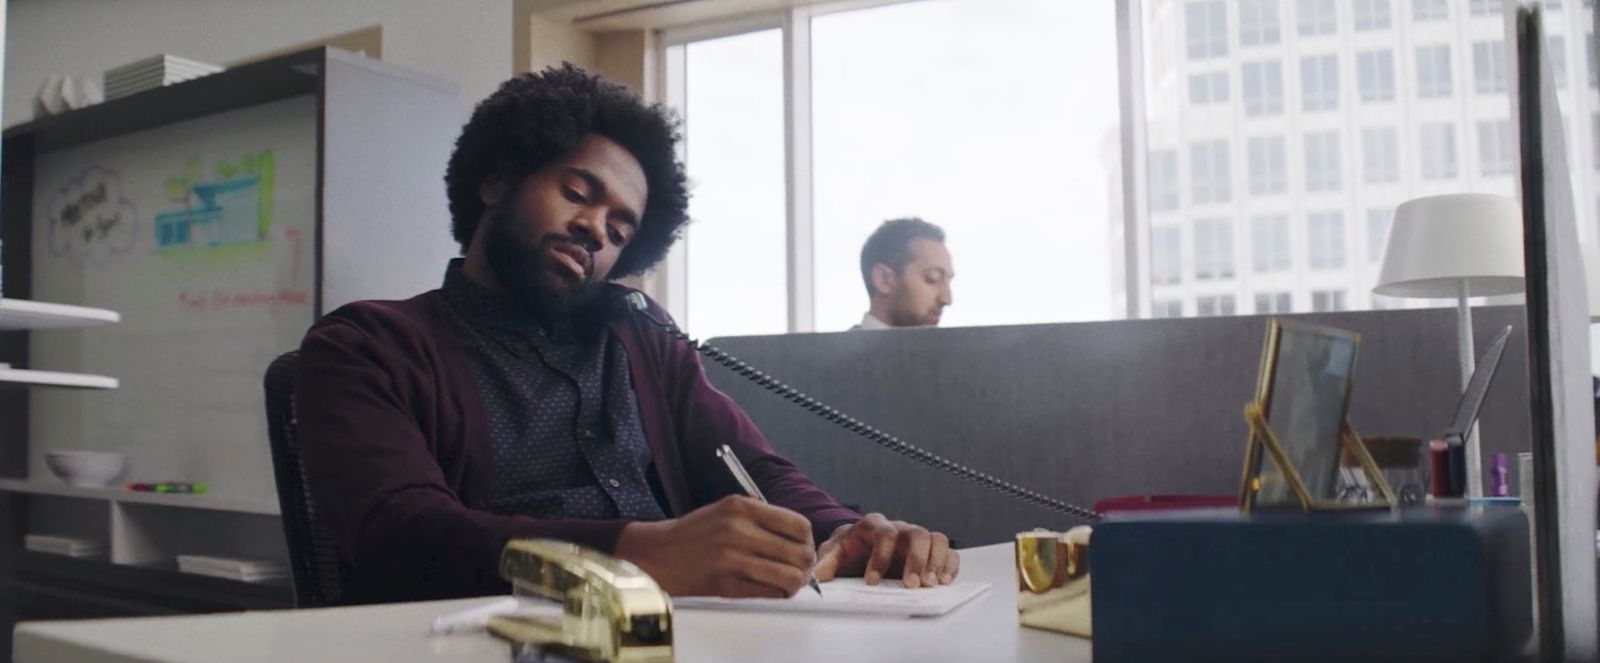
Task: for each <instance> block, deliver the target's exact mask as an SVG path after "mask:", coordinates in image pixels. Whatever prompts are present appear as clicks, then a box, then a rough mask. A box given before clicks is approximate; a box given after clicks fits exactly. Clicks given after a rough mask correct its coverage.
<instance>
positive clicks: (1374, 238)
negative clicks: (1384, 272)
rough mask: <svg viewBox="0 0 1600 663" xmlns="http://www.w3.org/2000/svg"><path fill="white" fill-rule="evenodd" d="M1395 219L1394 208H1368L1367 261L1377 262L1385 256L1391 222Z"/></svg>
mask: <svg viewBox="0 0 1600 663" xmlns="http://www.w3.org/2000/svg"><path fill="white" fill-rule="evenodd" d="M1393 220H1394V210H1392V209H1387V208H1385V209H1370V210H1367V262H1369V263H1373V264H1376V263H1377V262H1378V260H1379V259H1381V258H1383V249H1384V247H1386V246H1388V244H1389V224H1390V223H1391V222H1392V221H1393Z"/></svg>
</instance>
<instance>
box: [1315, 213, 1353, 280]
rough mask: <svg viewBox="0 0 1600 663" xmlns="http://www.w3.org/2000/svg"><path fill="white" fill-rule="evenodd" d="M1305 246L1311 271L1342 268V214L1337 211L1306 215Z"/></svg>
mask: <svg viewBox="0 0 1600 663" xmlns="http://www.w3.org/2000/svg"><path fill="white" fill-rule="evenodd" d="M1306 244H1307V249H1308V251H1307V254H1308V257H1309V260H1308V261H1307V262H1308V264H1309V265H1310V266H1311V269H1317V270H1327V269H1341V268H1343V267H1344V214H1343V213H1342V212H1337V211H1329V212H1312V213H1310V214H1307V215H1306Z"/></svg>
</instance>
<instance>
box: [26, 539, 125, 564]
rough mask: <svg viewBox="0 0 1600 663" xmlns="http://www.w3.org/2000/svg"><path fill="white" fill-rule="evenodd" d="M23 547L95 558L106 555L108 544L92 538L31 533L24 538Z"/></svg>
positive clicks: (53, 553) (37, 550)
mask: <svg viewBox="0 0 1600 663" xmlns="http://www.w3.org/2000/svg"><path fill="white" fill-rule="evenodd" d="M22 547H24V548H27V549H28V550H32V551H34V552H42V553H49V554H52V555H66V556H67V557H75V558H78V559H95V558H100V557H105V556H106V545H105V544H104V543H101V542H99V541H94V540H90V539H76V538H73V537H70V536H45V535H43V534H29V535H27V536H25V537H23V538H22Z"/></svg>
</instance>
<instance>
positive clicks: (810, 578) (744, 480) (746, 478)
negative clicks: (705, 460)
mask: <svg viewBox="0 0 1600 663" xmlns="http://www.w3.org/2000/svg"><path fill="white" fill-rule="evenodd" d="M717 457H718V458H721V459H722V464H723V465H727V466H728V473H729V474H732V475H733V480H734V481H737V482H739V487H740V488H743V489H744V494H745V495H748V496H750V497H753V498H755V499H758V500H761V503H762V504H771V502H768V501H767V496H766V495H762V494H761V487H760V486H757V485H756V481H755V479H752V478H750V473H749V472H746V471H745V469H744V464H743V463H740V462H739V458H738V457H737V456H734V455H733V449H732V448H731V447H729V446H728V445H726V444H724V445H722V448H721V449H717ZM806 583H807V584H809V585H811V588H812V589H814V590H817V596H822V587H821V586H820V585H818V584H817V577H816V576H815V575H812V574H811V573H810V572H807V573H806Z"/></svg>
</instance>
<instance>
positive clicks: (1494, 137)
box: [1478, 120, 1517, 177]
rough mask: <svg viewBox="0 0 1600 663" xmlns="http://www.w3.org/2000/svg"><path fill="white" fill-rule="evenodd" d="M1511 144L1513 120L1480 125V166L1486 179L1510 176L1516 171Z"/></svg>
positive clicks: (1488, 121)
mask: <svg viewBox="0 0 1600 663" xmlns="http://www.w3.org/2000/svg"><path fill="white" fill-rule="evenodd" d="M1513 150H1514V148H1513V147H1512V144H1511V120H1485V121H1483V122H1479V123H1478V165H1479V169H1480V171H1481V172H1482V173H1483V176H1484V177H1495V176H1499V175H1510V174H1511V173H1512V171H1513V170H1515V169H1516V161H1517V159H1516V154H1515V153H1514V151H1513Z"/></svg>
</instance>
